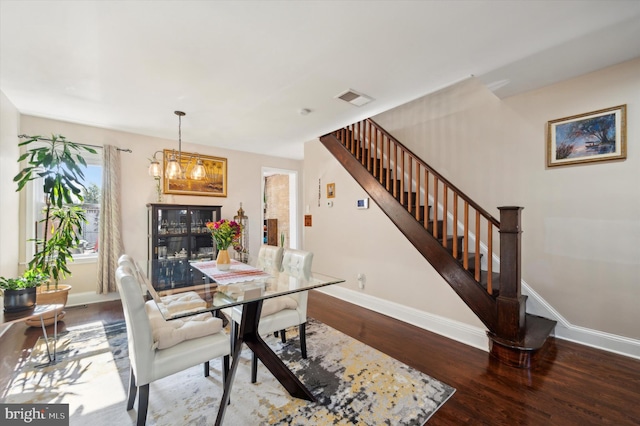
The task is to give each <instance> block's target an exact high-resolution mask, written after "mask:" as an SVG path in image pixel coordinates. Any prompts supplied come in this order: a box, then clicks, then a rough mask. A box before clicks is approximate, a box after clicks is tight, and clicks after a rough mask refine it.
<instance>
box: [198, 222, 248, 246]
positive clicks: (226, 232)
mask: <svg viewBox="0 0 640 426" xmlns="http://www.w3.org/2000/svg"><path fill="white" fill-rule="evenodd" d="M205 225H206V226H207V228H208V229H209V231H211V236H212V237H213V240H214V241H215V242H216V247H218V250H227V249H228V248H229V246H233V248H236V247H239V246H240V234H242V226H241V225H240V224H239V223H238V222H236V221H233V220H231V221H229V220H227V219H221V220H219V221H217V222H207V223H206V224H205Z"/></svg>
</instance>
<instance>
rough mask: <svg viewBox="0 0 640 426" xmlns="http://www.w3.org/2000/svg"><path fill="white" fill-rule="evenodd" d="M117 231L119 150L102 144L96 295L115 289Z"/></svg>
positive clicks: (119, 244)
mask: <svg viewBox="0 0 640 426" xmlns="http://www.w3.org/2000/svg"><path fill="white" fill-rule="evenodd" d="M120 230H121V220H120V151H118V149H117V148H116V147H115V146H112V145H105V146H104V150H103V165H102V198H101V201H100V234H99V235H100V241H99V245H98V288H97V289H96V292H97V293H98V294H107V293H109V292H113V291H116V278H115V276H116V268H117V266H118V257H120V255H121V254H122V253H123V248H122V237H121V233H120Z"/></svg>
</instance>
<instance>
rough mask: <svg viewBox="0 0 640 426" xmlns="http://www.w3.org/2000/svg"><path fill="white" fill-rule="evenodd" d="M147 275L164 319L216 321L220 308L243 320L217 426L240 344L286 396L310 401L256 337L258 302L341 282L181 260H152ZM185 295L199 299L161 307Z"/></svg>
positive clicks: (317, 275) (314, 275) (239, 265)
mask: <svg viewBox="0 0 640 426" xmlns="http://www.w3.org/2000/svg"><path fill="white" fill-rule="evenodd" d="M151 268H153V270H152V269H151ZM147 271H148V275H147V276H150V277H154V281H155V282H150V281H149V280H148V279H144V281H145V284H146V287H147V290H148V293H149V294H150V296H151V297H152V298H153V300H154V301H155V302H156V304H157V305H158V308H159V309H160V312H161V313H162V315H163V317H164V319H165V320H167V321H171V320H173V319H177V318H184V317H187V316H191V315H197V314H200V313H203V312H211V313H212V314H213V315H216V316H220V317H221V313H220V311H221V310H222V309H225V308H231V307H233V306H242V319H241V323H240V325H239V327H238V328H237V329H238V335H237V337H236V340H235V342H234V343H233V345H232V349H233V353H232V354H231V355H232V362H231V367H230V370H229V374H228V375H227V379H226V381H225V384H224V393H223V396H222V400H221V401H220V408H219V410H218V415H217V418H216V422H215V424H216V425H221V424H222V420H223V419H224V415H225V410H226V407H227V404H228V402H229V396H230V393H231V387H232V386H233V380H234V377H235V373H236V370H237V368H238V364H239V361H240V352H241V351H242V345H243V343H244V344H246V345H247V346H248V347H249V348H250V349H251V350H252V351H253V352H254V353H255V355H256V357H257V358H258V359H260V361H262V364H263V365H264V366H265V367H267V369H268V370H269V371H270V372H271V374H273V375H274V377H275V378H276V379H277V380H278V381H279V382H280V383H281V384H282V386H283V387H284V388H285V389H286V390H287V391H288V392H289V394H290V395H291V396H293V397H296V398H301V399H305V400H307V401H315V398H314V396H313V395H312V394H311V392H310V391H309V390H308V389H307V388H306V387H305V386H304V384H302V382H300V380H299V379H298V378H297V377H296V376H295V375H294V374H293V373H292V372H291V370H289V369H288V368H287V366H286V365H285V364H284V362H282V360H281V359H280V358H279V357H278V355H276V353H275V352H273V350H272V349H271V348H270V347H269V345H267V344H266V343H265V342H264V340H262V338H261V337H260V335H259V334H258V325H259V323H260V313H261V310H262V304H263V301H265V300H266V299H270V298H274V297H278V296H283V295H287V294H293V293H298V292H302V291H308V290H312V289H315V288H320V287H324V286H328V285H332V284H338V283H342V282H344V279H340V278H335V277H331V276H328V275H324V274H320V273H316V272H310V273H307V274H305V273H304V272H302V271H300V273H284V272H278V271H268V272H267V271H262V270H259V269H256V268H254V267H252V266H249V265H246V264H244V263H240V262H237V261H235V260H233V261H232V264H231V269H230V270H228V271H220V270H218V269H217V268H216V263H215V261H205V262H191V261H189V260H188V259H186V258H185V259H160V260H153V261H152V262H151V263H150V264H149V265H147ZM152 272H153V273H152ZM187 292H193V293H190V294H194V293H195V294H197V295H198V296H199V298H195V299H196V301H197V302H196V303H187V302H183V303H178V304H177V303H166V301H167V300H169V299H170V298H175V296H172V295H180V294H183V293H187ZM232 338H233V336H232Z"/></svg>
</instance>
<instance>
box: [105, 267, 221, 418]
mask: <svg viewBox="0 0 640 426" xmlns="http://www.w3.org/2000/svg"><path fill="white" fill-rule="evenodd" d="M125 260H126V259H125ZM125 260H123V262H122V263H123V266H120V267H119V268H118V269H117V271H116V282H117V285H118V291H119V292H120V298H121V300H122V306H123V309H124V317H125V322H126V325H127V340H128V346H129V361H130V378H129V380H130V381H129V396H128V400H127V410H131V409H132V408H133V404H134V401H135V399H136V394H139V395H138V416H137V424H138V426H142V425H144V424H145V423H146V418H147V407H148V403H149V384H150V383H151V382H153V381H155V380H158V379H161V378H163V377H166V376H169V375H171V374H174V373H178V372H180V371H182V370H185V369H187V368H190V367H193V366H196V365H198V364H201V363H203V364H204V374H205V376H209V360H211V359H215V358H217V357H221V356H222V357H224V359H223V379H222V381H223V383H224V381H225V380H226V375H227V372H228V370H229V353H230V344H229V336H228V335H226V334H225V333H224V332H222V331H221V329H222V321H221V320H220V319H219V318H213V317H211V315H210V314H201V315H202V316H203V317H202V319H201V320H202V321H203V322H204V323H205V324H206V325H207V326H211V325H214V327H210V328H209V327H208V328H207V330H209V331H211V333H209V334H206V335H203V336H202V337H195V335H201V334H205V333H206V331H204V332H203V330H200V331H199V332H198V333H196V334H195V335H194V333H193V332H185V333H187V334H190V336H186V334H185V336H186V337H185V338H186V340H183V341H181V342H180V343H175V341H176V340H175V339H174V340H173V341H172V342H171V343H170V345H172V346H169V347H166V348H164V349H160V347H163V345H162V343H161V342H159V341H158V340H157V339H154V331H156V330H157V329H154V328H152V321H153V322H156V323H157V321H158V318H157V315H156V318H155V319H154V318H153V317H150V313H149V310H150V309H154V308H155V305H152V304H154V302H153V301H149V302H146V304H145V300H144V297H143V295H142V293H141V292H140V283H139V282H138V279H137V276H136V273H135V272H134V271H133V270H132V269H131V267H130V266H129V265H127V264H126V262H125ZM134 266H135V264H134ZM158 314H159V312H158ZM150 318H151V319H150ZM189 318H195V317H189ZM160 320H161V321H163V320H162V319H161V317H160ZM176 321H179V320H176ZM169 322H170V321H168V322H167V323H169ZM170 326H171V327H174V324H171V325H170ZM196 328H197V327H196ZM200 328H201V329H202V327H200ZM216 328H217V330H218V331H216ZM163 330H164V328H163ZM172 333H173V330H172ZM172 337H175V335H174V334H172ZM191 337H193V338H191ZM165 346H166V345H165Z"/></svg>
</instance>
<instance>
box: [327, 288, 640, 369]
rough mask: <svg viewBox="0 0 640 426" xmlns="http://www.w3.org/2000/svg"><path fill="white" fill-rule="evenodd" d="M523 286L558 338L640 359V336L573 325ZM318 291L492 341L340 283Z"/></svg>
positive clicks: (463, 338)
mask: <svg viewBox="0 0 640 426" xmlns="http://www.w3.org/2000/svg"><path fill="white" fill-rule="evenodd" d="M522 287H523V292H522V293H523V294H527V295H528V297H529V299H528V300H527V312H529V313H532V314H534V315H540V316H544V317H546V318H550V319H553V320H555V321H557V322H558V324H557V325H556V329H555V337H557V338H558V339H563V340H568V341H571V342H574V343H578V344H581V345H585V346H589V347H592V348H595V349H601V350H604V351H607V352H612V353H616V354H619V355H623V356H628V357H631V358H635V359H640V341H639V340H635V339H631V338H628V337H624V336H618V335H615V334H610V333H606V332H603V331H598V330H593V329H589V328H585V327H580V326H576V325H573V324H571V323H570V322H569V321H567V320H566V318H564V317H562V315H560V314H559V313H558V312H557V311H556V310H555V309H553V307H551V306H550V305H549V304H548V303H547V302H546V301H545V300H544V299H542V298H541V297H540V295H539V294H537V293H536V292H535V291H533V290H532V289H531V288H530V287H529V286H528V285H527V283H525V282H524V281H523V282H522ZM318 291H321V292H323V293H326V294H328V295H330V296H333V297H337V298H338V299H342V300H345V301H347V302H349V303H353V304H355V305H358V306H362V307H363V308H366V309H370V310H372V311H374V312H378V313H381V314H384V315H388V316H390V317H392V318H396V319H398V320H400V321H404V322H406V323H408V324H412V325H415V326H416V327H420V328H422V329H424V330H428V331H431V332H434V333H437V334H439V335H441V336H444V337H447V338H449V339H452V340H455V341H457V342H460V343H464V344H466V345H469V346H472V347H474V348H478V349H481V350H483V351H485V352H486V351H488V344H489V341H488V338H487V335H486V330H484V329H481V328H478V327H473V326H470V325H468V324H464V323H461V322H458V321H455V320H451V319H448V318H444V317H441V316H438V315H434V314H430V313H427V312H424V311H420V310H418V309H415V308H410V307H407V306H404V305H401V304H398V303H395V302H389V301H388V300H383V299H380V298H377V297H374V296H370V295H368V294H364V293H360V292H357V291H354V290H350V289H347V288H344V287H340V286H330V287H324V288H321V289H318Z"/></svg>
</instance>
